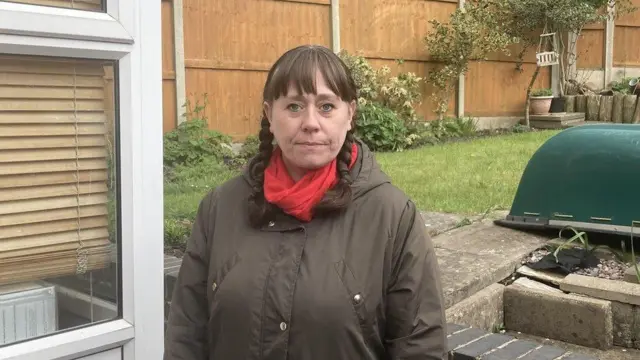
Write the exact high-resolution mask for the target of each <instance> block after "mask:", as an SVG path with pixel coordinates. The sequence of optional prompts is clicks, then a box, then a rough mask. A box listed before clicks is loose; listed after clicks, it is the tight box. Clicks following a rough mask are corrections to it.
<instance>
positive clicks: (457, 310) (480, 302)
mask: <svg viewBox="0 0 640 360" xmlns="http://www.w3.org/2000/svg"><path fill="white" fill-rule="evenodd" d="M503 292H504V285H502V284H492V285H490V286H489V287H487V288H485V289H483V290H480V291H479V292H477V293H475V294H473V295H471V296H470V297H468V298H466V299H464V300H462V301H460V302H459V303H457V304H455V305H453V306H452V307H450V308H448V309H447V310H446V317H447V322H453V323H456V324H462V325H466V326H471V327H475V328H478V329H482V330H486V331H492V330H493V329H495V327H496V326H498V325H502V323H503V322H504V317H503V315H502V314H503V302H502V294H503Z"/></svg>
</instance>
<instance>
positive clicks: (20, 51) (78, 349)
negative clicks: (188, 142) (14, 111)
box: [0, 0, 164, 360]
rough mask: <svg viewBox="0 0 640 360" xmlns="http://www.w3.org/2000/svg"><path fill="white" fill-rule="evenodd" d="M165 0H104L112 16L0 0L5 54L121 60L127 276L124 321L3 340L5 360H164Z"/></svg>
mask: <svg viewBox="0 0 640 360" xmlns="http://www.w3.org/2000/svg"><path fill="white" fill-rule="evenodd" d="M160 5H161V4H160V2H159V1H157V0H106V6H107V8H106V9H107V12H103V13H98V12H90V11H82V10H73V9H62V8H54V7H46V6H38V5H27V4H22V3H10V2H3V1H0V54H15V55H40V56H54V57H76V58H88V59H102V60H117V66H116V71H115V73H116V75H117V76H116V82H115V85H116V86H115V89H116V92H115V94H114V95H115V96H114V98H115V99H116V109H117V111H116V119H118V120H119V132H118V133H117V135H118V136H119V146H118V151H119V160H120V161H119V170H120V171H119V174H118V175H119V181H120V182H119V186H120V197H119V198H120V202H119V206H120V208H119V210H120V211H119V215H120V217H119V218H118V221H119V222H120V224H121V231H120V233H121V239H120V249H119V253H120V256H119V260H120V261H119V264H120V267H119V270H120V273H121V274H122V275H121V279H122V281H121V286H120V290H121V291H120V294H121V296H120V298H119V301H120V304H119V308H120V309H121V312H120V314H121V316H120V317H119V318H118V319H115V320H113V321H108V322H102V323H98V324H95V325H87V326H84V327H81V328H77V329H72V330H68V331H62V332H57V333H54V334H52V335H49V336H45V337H42V338H36V339H33V340H28V341H24V342H20V343H16V344H13V345H8V346H4V347H2V348H0V359H1V360H4V359H12V360H22V359H43V360H44V359H46V360H54V359H56V360H58V359H59V360H63V359H77V358H80V357H82V356H86V355H90V354H95V353H98V352H101V351H104V350H108V349H113V348H118V347H122V354H123V355H122V359H124V360H134V359H161V358H162V354H163V341H162V339H163V336H164V317H163V313H164V305H163V286H164V285H163V238H164V236H163V171H162V149H163V147H162V134H163V133H162V107H161V106H158V103H159V102H161V101H162V41H161V33H162V31H161V28H162V24H161V7H160ZM142 9H144V12H142ZM134 265H135V266H134Z"/></svg>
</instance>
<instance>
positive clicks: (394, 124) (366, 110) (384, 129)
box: [356, 102, 408, 151]
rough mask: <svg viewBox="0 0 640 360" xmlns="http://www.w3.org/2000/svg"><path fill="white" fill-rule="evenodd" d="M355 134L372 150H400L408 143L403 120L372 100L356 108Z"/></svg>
mask: <svg viewBox="0 0 640 360" xmlns="http://www.w3.org/2000/svg"><path fill="white" fill-rule="evenodd" d="M356 135H357V136H358V137H359V138H360V139H362V141H363V142H364V143H365V144H367V146H368V147H369V148H371V149H372V150H373V151H401V150H403V149H405V148H406V147H407V145H408V142H407V135H408V134H407V127H406V126H405V124H404V122H403V121H402V120H400V119H399V118H398V115H397V114H396V113H394V112H393V111H392V110H391V109H389V108H387V107H384V106H381V105H379V104H377V103H373V102H371V103H366V104H365V105H362V106H360V107H359V108H358V114H357V117H356Z"/></svg>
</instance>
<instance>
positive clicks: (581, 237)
mask: <svg viewBox="0 0 640 360" xmlns="http://www.w3.org/2000/svg"><path fill="white" fill-rule="evenodd" d="M565 230H570V231H573V236H571V237H570V238H569V239H567V240H566V241H565V242H564V243H562V244H561V245H560V246H558V247H557V248H556V249H555V251H554V252H553V257H554V258H555V259H556V262H558V253H559V252H560V251H561V250H562V249H565V248H568V247H570V246H571V244H572V243H573V242H576V241H579V242H580V244H581V245H582V247H583V248H584V250H585V251H586V252H588V253H592V252H594V251H595V250H596V249H600V248H602V249H605V250H607V251H609V252H610V253H612V254H613V255H614V256H615V257H616V258H617V259H618V261H621V262H624V256H623V255H622V254H621V253H619V252H617V251H615V250H613V249H612V248H610V247H608V246H606V245H595V246H591V244H589V237H588V235H587V233H586V232H585V231H578V230H576V229H575V228H573V227H572V226H565V227H563V228H562V229H560V232H559V234H558V239H563V240H564V238H563V237H562V233H563V231H565ZM579 246H580V245H579Z"/></svg>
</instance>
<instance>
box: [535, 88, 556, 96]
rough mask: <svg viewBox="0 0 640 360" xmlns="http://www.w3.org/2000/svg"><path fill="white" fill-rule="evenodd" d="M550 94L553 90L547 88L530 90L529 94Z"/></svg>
mask: <svg viewBox="0 0 640 360" xmlns="http://www.w3.org/2000/svg"><path fill="white" fill-rule="evenodd" d="M551 95H553V90H551V89H548V88H545V89H534V90H531V96H551Z"/></svg>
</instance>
